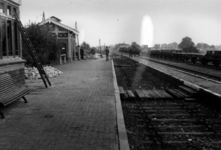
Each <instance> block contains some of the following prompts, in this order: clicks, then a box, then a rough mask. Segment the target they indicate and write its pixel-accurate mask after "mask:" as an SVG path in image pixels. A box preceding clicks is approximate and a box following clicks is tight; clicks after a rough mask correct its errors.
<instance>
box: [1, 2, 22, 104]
mask: <svg viewBox="0 0 221 150" xmlns="http://www.w3.org/2000/svg"><path fill="white" fill-rule="evenodd" d="M20 5H21V0H0V101H1V100H2V99H3V97H5V96H7V95H8V96H12V95H13V94H14V93H16V92H19V91H21V90H23V88H24V85H25V77H24V63H25V61H24V60H22V59H21V57H22V44H21V35H20V32H19V31H18V28H17V22H16V21H15V19H14V17H13V15H14V13H15V12H16V13H17V15H18V16H20V11H19V6H20Z"/></svg>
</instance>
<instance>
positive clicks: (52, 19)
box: [39, 16, 79, 35]
mask: <svg viewBox="0 0 221 150" xmlns="http://www.w3.org/2000/svg"><path fill="white" fill-rule="evenodd" d="M51 23H52V24H54V25H57V26H59V27H61V28H64V29H66V30H68V31H70V32H73V33H75V34H76V35H78V34H79V32H78V31H77V30H76V29H73V28H71V27H69V26H67V25H64V24H62V23H61V19H59V18H57V17H55V16H52V17H50V18H48V19H46V20H44V21H42V22H41V23H39V25H45V24H51Z"/></svg>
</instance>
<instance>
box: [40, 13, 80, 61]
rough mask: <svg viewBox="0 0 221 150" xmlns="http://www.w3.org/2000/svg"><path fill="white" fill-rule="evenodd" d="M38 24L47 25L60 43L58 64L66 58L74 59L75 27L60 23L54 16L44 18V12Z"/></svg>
mask: <svg viewBox="0 0 221 150" xmlns="http://www.w3.org/2000/svg"><path fill="white" fill-rule="evenodd" d="M40 25H47V26H49V29H50V32H51V33H52V35H53V36H56V37H57V42H58V43H60V45H61V47H60V51H59V54H58V55H59V60H57V61H59V62H60V64H62V63H63V62H66V60H67V61H72V60H75V59H76V51H77V48H76V45H77V43H76V39H77V36H78V34H79V32H78V31H77V30H76V29H73V28H71V27H69V26H66V25H64V24H62V23H61V20H60V19H59V18H57V17H54V16H52V17H50V18H48V19H46V20H45V19H44V14H43V19H42V22H41V23H40Z"/></svg>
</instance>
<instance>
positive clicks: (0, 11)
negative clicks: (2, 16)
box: [0, 3, 5, 13]
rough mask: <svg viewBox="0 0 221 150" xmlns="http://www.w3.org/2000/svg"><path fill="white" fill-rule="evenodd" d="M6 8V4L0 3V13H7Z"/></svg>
mask: <svg viewBox="0 0 221 150" xmlns="http://www.w3.org/2000/svg"><path fill="white" fill-rule="evenodd" d="M4 6H5V5H4V3H0V13H5V11H4Z"/></svg>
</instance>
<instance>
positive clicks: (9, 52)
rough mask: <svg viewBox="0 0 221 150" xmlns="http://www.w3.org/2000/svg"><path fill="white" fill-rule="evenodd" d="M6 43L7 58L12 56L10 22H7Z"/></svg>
mask: <svg viewBox="0 0 221 150" xmlns="http://www.w3.org/2000/svg"><path fill="white" fill-rule="evenodd" d="M7 37H8V40H7V43H8V56H13V51H12V22H11V21H10V20H8V21H7Z"/></svg>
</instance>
